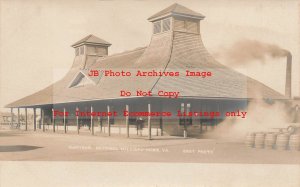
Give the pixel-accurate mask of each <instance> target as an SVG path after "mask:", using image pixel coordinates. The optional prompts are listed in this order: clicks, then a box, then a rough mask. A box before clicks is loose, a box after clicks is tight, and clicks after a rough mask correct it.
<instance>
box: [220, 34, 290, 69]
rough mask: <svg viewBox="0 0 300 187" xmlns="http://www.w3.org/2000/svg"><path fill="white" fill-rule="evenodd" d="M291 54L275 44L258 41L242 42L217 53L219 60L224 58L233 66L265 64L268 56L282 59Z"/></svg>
mask: <svg viewBox="0 0 300 187" xmlns="http://www.w3.org/2000/svg"><path fill="white" fill-rule="evenodd" d="M288 53H289V52H288V51H287V50H285V49H282V48H280V47H279V46H277V45H274V44H268V43H263V42H259V41H257V40H241V41H238V42H236V43H234V44H233V45H232V46H231V47H230V48H227V49H225V50H223V51H222V52H218V53H216V57H217V58H219V57H220V58H223V59H224V60H225V61H226V62H227V63H229V64H231V65H242V64H247V63H250V62H251V61H259V62H261V63H264V62H265V59H266V57H267V56H269V57H272V58H280V57H285V56H287V54H288Z"/></svg>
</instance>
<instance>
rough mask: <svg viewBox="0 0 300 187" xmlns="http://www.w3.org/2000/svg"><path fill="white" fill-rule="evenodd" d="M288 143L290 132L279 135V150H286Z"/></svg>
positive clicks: (277, 143)
mask: <svg viewBox="0 0 300 187" xmlns="http://www.w3.org/2000/svg"><path fill="white" fill-rule="evenodd" d="M288 143H289V134H287V133H282V134H279V135H278V136H277V139H276V148H277V149H278V150H286V148H287V145H288Z"/></svg>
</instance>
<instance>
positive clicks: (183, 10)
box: [148, 3, 205, 21]
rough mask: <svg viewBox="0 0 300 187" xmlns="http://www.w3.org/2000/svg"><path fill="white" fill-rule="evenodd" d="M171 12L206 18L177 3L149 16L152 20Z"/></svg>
mask: <svg viewBox="0 0 300 187" xmlns="http://www.w3.org/2000/svg"><path fill="white" fill-rule="evenodd" d="M170 14H176V15H182V16H190V17H194V18H198V19H203V18H205V16H204V15H202V14H200V13H198V12H195V11H193V10H191V9H189V8H186V7H184V6H182V5H179V4H177V3H175V4H173V5H171V6H169V7H167V8H165V9H163V10H162V11H159V12H158V13H156V14H154V15H153V16H151V17H149V18H148V20H150V21H151V20H155V19H156V18H160V17H163V16H165V15H170Z"/></svg>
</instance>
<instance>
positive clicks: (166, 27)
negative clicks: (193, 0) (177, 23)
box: [163, 18, 171, 32]
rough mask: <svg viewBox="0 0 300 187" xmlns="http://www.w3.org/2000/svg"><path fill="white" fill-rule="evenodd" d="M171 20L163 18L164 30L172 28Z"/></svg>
mask: <svg viewBox="0 0 300 187" xmlns="http://www.w3.org/2000/svg"><path fill="white" fill-rule="evenodd" d="M170 25H171V20H170V18H168V19H164V20H163V32H165V31H168V30H170Z"/></svg>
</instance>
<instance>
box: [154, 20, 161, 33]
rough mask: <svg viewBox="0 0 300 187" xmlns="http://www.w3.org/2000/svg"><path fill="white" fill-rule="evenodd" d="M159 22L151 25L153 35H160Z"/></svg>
mask: <svg viewBox="0 0 300 187" xmlns="http://www.w3.org/2000/svg"><path fill="white" fill-rule="evenodd" d="M160 22H161V21H156V22H154V23H153V33H154V34H156V33H160V32H161V23H160Z"/></svg>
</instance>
